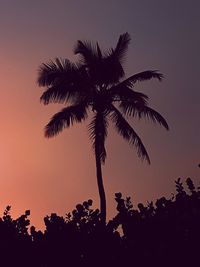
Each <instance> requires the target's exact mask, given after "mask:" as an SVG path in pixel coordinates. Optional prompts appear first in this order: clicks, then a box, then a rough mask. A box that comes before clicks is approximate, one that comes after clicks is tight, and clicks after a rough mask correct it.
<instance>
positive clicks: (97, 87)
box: [38, 33, 169, 223]
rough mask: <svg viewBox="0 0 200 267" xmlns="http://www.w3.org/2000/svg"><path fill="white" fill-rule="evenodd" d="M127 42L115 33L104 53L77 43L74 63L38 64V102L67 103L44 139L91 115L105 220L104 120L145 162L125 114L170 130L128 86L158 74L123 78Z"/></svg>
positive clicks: (88, 44) (126, 36) (159, 76)
mask: <svg viewBox="0 0 200 267" xmlns="http://www.w3.org/2000/svg"><path fill="white" fill-rule="evenodd" d="M130 40H131V38H130V35H129V34H128V33H124V34H122V35H120V37H119V39H118V42H117V45H116V47H115V49H113V48H112V49H110V50H108V51H104V52H102V51H101V49H100V47H99V44H98V43H96V44H93V43H91V42H88V41H78V42H77V44H76V46H75V49H74V53H75V54H79V61H78V62H77V63H72V62H71V61H69V60H68V59H60V58H56V59H55V60H54V61H50V62H49V63H47V64H42V65H41V66H40V68H39V74H38V84H39V86H42V87H46V90H45V92H44V93H43V94H42V96H41V98H40V100H41V101H42V102H43V103H44V104H49V103H52V102H53V103H64V104H68V105H67V107H65V108H63V109H62V110H61V111H60V112H58V113H56V114H55V115H54V116H53V117H52V118H51V120H50V122H49V123H48V124H47V125H46V127H45V136H46V137H47V138H50V137H53V136H56V135H57V134H58V133H60V132H61V131H62V130H63V129H64V128H68V127H70V126H72V125H73V123H75V122H82V121H85V119H86V118H87V116H88V113H89V112H92V113H93V118H92V120H91V122H90V124H89V126H88V130H89V136H90V138H91V140H92V143H93V149H94V153H95V159H96V175H97V183H98V190H99V196H100V214H101V220H102V222H104V223H105V222H106V196H105V191H104V186H103V179H102V169H101V167H102V164H104V163H105V159H106V149H105V139H106V136H107V128H108V122H109V121H111V122H112V123H113V124H114V127H115V128H116V130H117V132H118V133H119V134H120V135H121V136H122V137H123V138H124V139H126V140H127V141H128V142H129V143H130V144H131V145H133V146H135V147H136V149H137V153H138V156H139V157H140V158H141V159H145V160H147V162H148V163H150V159H149V156H148V153H147V151H146V149H145V147H144V145H143V143H142V141H141V139H140V137H139V136H138V135H137V133H136V132H135V131H134V129H133V128H132V126H131V125H130V124H129V123H128V121H127V120H126V118H125V116H130V117H138V118H139V119H140V118H143V117H146V118H147V119H150V120H151V121H153V122H154V123H159V124H160V125H162V126H164V127H165V128H166V129H167V130H168V129H169V128H168V125H167V122H166V121H165V119H164V118H163V117H162V116H161V115H160V114H159V113H158V112H157V111H155V110H153V109H152V108H150V107H149V106H148V97H147V96H146V95H145V94H142V93H139V92H136V91H134V90H133V87H134V85H135V83H136V82H139V81H145V80H150V79H152V78H156V79H158V80H159V81H161V80H162V78H163V75H162V74H161V73H159V72H157V71H155V70H153V71H152V70H148V71H144V72H140V73H137V74H135V75H132V76H130V77H129V78H126V79H125V78H124V77H125V73H124V70H123V67H122V63H123V60H124V56H125V54H126V52H127V48H128V44H129V42H130ZM123 78H124V79H123ZM122 79H123V80H122Z"/></svg>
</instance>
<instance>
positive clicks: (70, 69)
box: [37, 58, 77, 86]
mask: <svg viewBox="0 0 200 267" xmlns="http://www.w3.org/2000/svg"><path fill="white" fill-rule="evenodd" d="M76 75H77V66H76V65H75V64H74V63H72V62H70V61H69V60H68V59H59V58H56V59H55V61H50V62H49V63H46V64H44V63H43V64H42V65H41V66H40V67H39V70H38V80H37V81H38V84H39V86H52V85H55V84H57V83H60V82H61V81H62V82H63V81H65V83H66V82H67V81H68V83H69V82H70V81H73V80H74V79H75V78H76Z"/></svg>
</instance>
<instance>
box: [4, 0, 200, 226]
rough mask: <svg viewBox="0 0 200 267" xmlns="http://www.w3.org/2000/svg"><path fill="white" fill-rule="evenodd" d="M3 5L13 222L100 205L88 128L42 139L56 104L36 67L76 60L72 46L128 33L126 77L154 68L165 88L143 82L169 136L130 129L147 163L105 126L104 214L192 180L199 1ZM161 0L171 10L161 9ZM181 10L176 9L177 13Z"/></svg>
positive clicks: (7, 194)
mask: <svg viewBox="0 0 200 267" xmlns="http://www.w3.org/2000/svg"><path fill="white" fill-rule="evenodd" d="M161 2H162V1H156V0H153V1H151V5H148V3H149V1H128V0H127V1H109V3H107V1H101V3H100V1H96V0H85V1H83V2H81V1H61V0H57V1H56V0H55V1H53V0H43V1H42V2H41V1H33V2H32V3H30V2H29V3H27V1H24V0H15V1H14V3H13V1H11V0H1V7H0V25H1V26H0V36H1V46H0V47H1V49H0V89H1V90H0V121H1V132H0V134H1V143H0V146H1V150H0V151H1V152H0V153H1V154H0V166H1V169H0V170H1V176H0V177H1V179H0V183H1V186H0V199H1V202H0V207H1V211H2V212H3V210H4V208H5V206H6V205H8V204H10V205H11V206H12V210H13V215H14V216H17V215H19V214H21V213H22V212H23V211H25V210H26V209H31V222H32V223H33V224H34V225H36V226H38V227H39V228H40V227H42V218H43V217H44V216H45V215H47V214H50V213H51V212H57V213H58V214H61V215H64V214H65V213H66V212H68V211H70V210H72V209H73V207H74V206H75V205H76V204H77V203H78V202H81V201H83V200H86V199H89V198H92V199H93V200H94V201H95V204H94V205H95V207H97V206H98V194H97V186H96V177H95V162H94V157H93V152H92V149H91V144H90V142H89V140H88V136H87V130H86V125H87V123H86V124H85V125H77V126H75V127H73V129H69V130H66V131H64V132H63V133H62V134H61V135H59V136H58V137H57V138H55V139H50V140H47V139H45V138H44V136H43V128H44V126H45V124H46V123H47V122H48V120H49V118H50V117H51V116H52V115H53V114H54V112H56V111H58V110H59V109H60V106H59V105H56V106H53V105H51V106H43V105H42V104H40V103H39V97H40V95H41V93H42V89H41V88H38V86H37V84H36V79H37V69H38V66H39V65H40V64H41V63H42V62H46V61H48V60H49V59H53V58H55V57H56V56H58V57H67V58H69V59H71V60H75V59H76V58H75V56H73V54H72V50H73V46H74V44H75V42H76V40H77V39H89V40H94V41H96V40H98V41H99V43H100V44H102V46H103V47H108V48H109V47H110V46H114V45H115V44H116V41H117V38H118V36H119V34H121V33H124V32H126V31H128V32H129V33H130V34H131V36H132V42H131V45H130V48H129V53H128V56H127V63H126V71H127V74H133V73H135V72H138V71H142V70H146V69H159V70H160V71H161V72H162V73H164V75H165V79H164V81H163V82H162V83H158V82H155V81H151V82H147V83H140V84H139V85H138V87H137V89H138V90H139V91H142V92H144V93H146V94H148V95H149V96H150V98H151V102H150V103H151V106H152V107H153V108H155V109H157V110H158V111H159V112H160V113H161V114H162V115H163V116H164V117H165V118H166V119H167V121H168V122H169V125H170V129H171V130H170V132H166V131H165V130H164V129H161V128H160V127H159V126H152V125H151V124H150V123H145V122H144V123H142V122H141V123H138V122H135V121H133V125H134V126H135V128H136V130H137V131H138V133H139V135H140V136H141V137H142V139H143V141H144V144H145V145H146V147H147V149H148V152H149V154H150V157H151V162H152V164H151V165H150V166H148V165H147V164H146V163H142V162H141V161H140V160H139V159H138V158H137V155H136V151H135V150H134V149H131V148H130V147H129V146H128V144H127V143H126V142H125V141H123V140H121V138H119V137H118V136H117V134H115V132H114V131H113V130H112V129H110V132H109V137H108V140H107V151H108V159H107V161H106V166H105V167H104V168H103V171H104V181H105V188H106V192H107V198H108V209H109V214H110V216H111V215H112V214H113V209H114V206H115V203H114V198H113V197H114V193H115V192H118V191H121V192H122V193H123V194H124V195H130V196H132V199H133V202H134V203H135V204H136V203H137V202H139V201H142V202H143V201H144V202H145V201H147V200H151V199H155V198H156V197H159V196H161V195H163V194H164V195H166V196H170V193H171V192H173V191H174V188H173V181H174V179H176V178H178V177H179V176H181V177H183V178H187V177H188V176H191V177H192V178H194V180H195V181H196V182H198V178H199V171H200V170H199V169H198V167H197V165H198V163H199V160H200V158H199V144H200V141H199V134H200V129H199V114H200V107H199V97H200V93H199V81H198V82H197V79H198V77H199V75H198V74H199V45H200V39H199V36H198V34H197V32H198V25H199V22H200V21H199V15H198V10H199V7H200V6H199V2H198V1H193V5H192V6H190V4H189V1H173V2H172V1H163V3H161ZM166 2H168V3H166ZM180 3H181V8H180Z"/></svg>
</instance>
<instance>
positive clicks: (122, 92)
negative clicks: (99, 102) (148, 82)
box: [108, 83, 148, 105]
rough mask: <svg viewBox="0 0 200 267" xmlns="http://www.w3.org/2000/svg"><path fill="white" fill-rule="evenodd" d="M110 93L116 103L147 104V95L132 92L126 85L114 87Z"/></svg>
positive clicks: (121, 84)
mask: <svg viewBox="0 0 200 267" xmlns="http://www.w3.org/2000/svg"><path fill="white" fill-rule="evenodd" d="M108 91H109V93H110V95H111V96H112V98H113V100H114V101H119V102H120V101H128V102H129V101H131V102H132V103H135V102H137V103H140V104H143V105H145V104H147V100H148V96H147V95H145V94H143V93H140V92H136V91H134V90H132V89H131V88H129V87H128V86H127V85H126V84H124V83H120V84H118V85H116V86H113V87H111V88H110V89H109V90H108Z"/></svg>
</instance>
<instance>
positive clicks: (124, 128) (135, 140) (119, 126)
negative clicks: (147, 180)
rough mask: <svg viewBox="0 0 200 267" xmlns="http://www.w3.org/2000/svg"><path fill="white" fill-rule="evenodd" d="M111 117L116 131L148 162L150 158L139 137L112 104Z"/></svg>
mask: <svg viewBox="0 0 200 267" xmlns="http://www.w3.org/2000/svg"><path fill="white" fill-rule="evenodd" d="M110 116H111V119H112V121H113V123H114V125H115V128H116V130H117V132H118V133H119V134H120V135H121V136H122V137H123V138H124V139H126V140H127V141H128V142H129V143H130V144H131V145H133V146H135V147H136V149H137V154H138V156H139V157H140V158H141V159H145V160H147V162H148V163H149V164H150V158H149V155H148V153H147V151H146V148H145V146H144V145H143V143H142V141H141V139H140V137H139V136H138V135H137V133H136V132H135V131H134V130H133V128H132V127H131V126H130V124H129V123H128V122H127V121H126V119H125V118H124V117H123V115H122V114H121V112H120V111H119V110H118V109H117V108H116V107H114V106H112V112H111V115H110Z"/></svg>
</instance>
